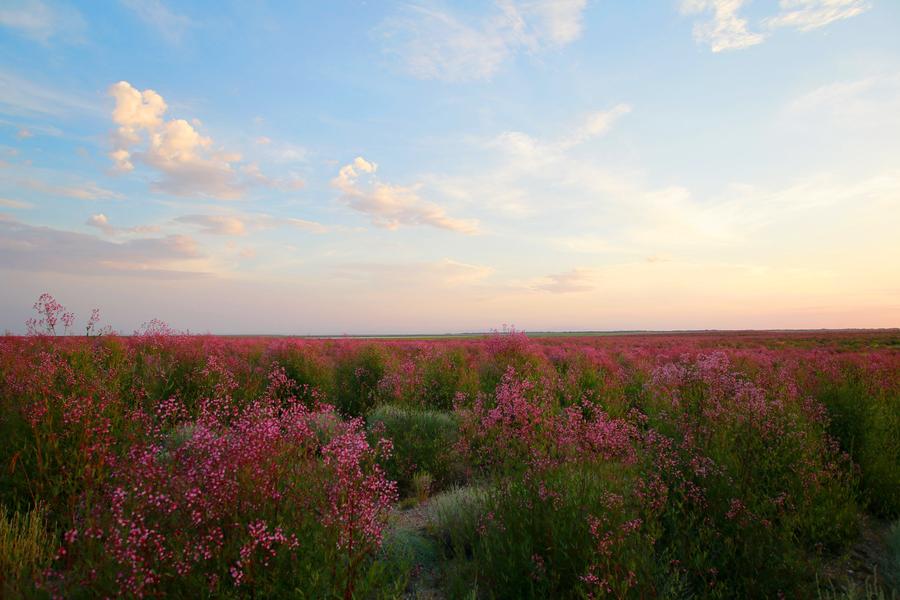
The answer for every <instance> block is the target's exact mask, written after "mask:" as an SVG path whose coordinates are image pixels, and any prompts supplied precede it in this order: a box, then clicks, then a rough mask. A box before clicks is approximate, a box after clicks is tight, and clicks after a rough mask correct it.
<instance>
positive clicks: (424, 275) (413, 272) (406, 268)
mask: <svg viewBox="0 0 900 600" xmlns="http://www.w3.org/2000/svg"><path fill="white" fill-rule="evenodd" d="M493 272H494V269H493V268H491V267H488V266H485V265H474V264H469V263H464V262H459V261H456V260H452V259H449V258H445V259H442V260H439V261H434V262H408V263H376V262H361V263H345V264H341V265H337V266H335V267H334V268H333V273H334V274H335V275H336V276H337V277H338V278H339V279H343V280H349V281H356V282H362V283H365V282H370V281H372V280H377V282H378V283H379V285H380V286H383V285H386V284H390V285H398V286H409V285H410V284H411V282H415V283H414V285H415V286H416V287H420V286H427V287H433V286H438V287H457V286H461V285H474V284H477V283H479V282H481V281H483V280H484V279H486V278H487V277H489V276H490V275H491V274H492V273H493Z"/></svg>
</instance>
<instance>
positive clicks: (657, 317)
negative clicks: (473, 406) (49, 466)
mask: <svg viewBox="0 0 900 600" xmlns="http://www.w3.org/2000/svg"><path fill="white" fill-rule="evenodd" d="M898 31H900V2H897V1H896V0H753V1H750V0H648V1H646V2H630V1H625V0H496V1H493V2H492V1H488V0H481V1H468V0H465V1H464V0H460V1H452V2H451V1H449V0H446V1H444V2H440V1H431V0H405V1H402V2H393V1H391V0H378V1H374V0H370V1H367V2H366V1H359V0H357V1H351V0H344V1H342V0H334V1H329V2H318V1H312V0H310V1H305V0H294V1H290V2H288V1H280V2H274V1H272V2H256V1H253V2H251V1H238V0H217V1H216V2H211V1H210V2H175V1H174V0H145V1H141V0H118V1H117V0H105V1H104V2H65V1H63V0H4V1H3V2H2V3H0V331H2V330H7V331H10V332H22V331H24V329H25V326H24V323H25V320H26V319H27V318H28V317H29V316H31V314H32V312H33V311H32V304H33V303H34V302H35V300H36V299H37V297H38V296H39V295H40V294H41V293H42V292H49V293H51V294H53V295H54V296H55V297H56V298H57V300H59V301H60V302H62V303H63V304H64V305H65V306H67V307H68V308H69V309H70V310H72V311H73V312H75V313H76V314H77V315H79V316H80V317H81V323H80V325H81V326H83V324H84V321H85V320H86V317H87V316H88V315H89V314H90V310H91V309H92V308H94V307H99V308H100V310H101V315H102V323H104V324H109V325H111V326H112V327H114V328H115V329H117V330H120V331H123V332H130V331H133V330H135V329H137V328H138V327H139V326H140V325H141V323H142V322H145V321H149V320H150V319H153V318H158V319H161V320H163V321H165V322H167V323H169V324H170V326H172V327H173V328H176V329H180V330H190V331H193V332H210V333H222V334H228V333H234V334H238V333H239V334H253V333H257V334H307V335H309V334H311V335H320V334H323V335H324V334H329V335H330V334H333V335H340V334H383V333H426V332H427V333H444V332H467V331H486V330H489V329H492V328H499V327H500V326H501V325H502V324H512V325H514V326H516V327H517V328H519V329H524V330H526V331H528V330H532V331H535V330H560V331H569V330H632V329H653V330H670V329H750V328H753V329H767V328H850V327H854V328H855V327H897V326H900V35H897V32H898ZM78 326H79V323H76V327H78Z"/></svg>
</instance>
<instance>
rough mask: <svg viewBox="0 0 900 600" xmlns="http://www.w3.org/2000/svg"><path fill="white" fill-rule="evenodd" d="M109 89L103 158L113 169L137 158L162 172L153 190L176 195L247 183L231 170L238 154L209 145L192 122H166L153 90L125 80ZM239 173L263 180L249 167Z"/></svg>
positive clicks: (232, 190)
mask: <svg viewBox="0 0 900 600" xmlns="http://www.w3.org/2000/svg"><path fill="white" fill-rule="evenodd" d="M109 93H110V95H111V96H113V98H115V101H116V105H115V108H114V109H113V113H112V118H113V121H114V122H115V123H116V124H117V125H118V130H117V131H116V135H115V136H114V137H115V139H114V143H115V148H114V150H113V151H112V152H110V155H109V156H110V158H111V159H112V160H113V163H114V165H115V168H116V169H117V170H119V171H130V170H132V169H134V163H135V160H138V161H140V162H142V163H144V164H145V165H147V166H149V167H151V168H153V169H155V170H156V171H158V172H159V173H160V174H161V175H162V179H160V180H158V181H156V182H155V183H154V188H155V189H157V190H159V191H163V192H167V193H169V194H173V195H176V196H192V195H203V196H211V197H214V198H219V199H235V198H240V197H241V196H242V195H243V193H244V191H245V189H246V187H247V186H248V184H249V182H248V181H247V180H246V179H242V178H241V177H240V173H239V172H238V170H237V169H235V165H236V164H237V163H238V162H240V160H241V156H240V155H239V154H236V153H229V152H225V151H223V150H218V149H215V148H214V146H213V141H212V139H211V138H209V137H205V136H203V135H201V134H200V133H199V132H198V131H197V130H196V129H195V128H194V127H195V125H197V124H199V122H198V121H196V120H195V121H194V122H193V123H189V122H188V121H186V120H184V119H172V120H168V121H166V120H165V113H166V110H167V108H168V107H167V105H166V102H165V100H163V98H162V96H160V95H159V94H157V93H156V92H155V91H153V90H144V91H143V92H141V91H138V90H137V89H135V88H134V87H133V86H132V85H131V84H130V83H128V82H127V81H120V82H119V83H116V84H114V85H113V86H111V87H110V89H109ZM243 172H244V173H245V174H249V175H250V179H251V180H252V181H253V182H255V183H259V182H267V181H268V180H266V179H265V177H263V176H262V175H261V174H260V173H259V172H258V170H255V171H254V169H253V168H252V165H250V166H249V171H247V170H246V169H244V171H243Z"/></svg>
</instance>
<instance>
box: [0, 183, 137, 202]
mask: <svg viewBox="0 0 900 600" xmlns="http://www.w3.org/2000/svg"><path fill="white" fill-rule="evenodd" d="M15 183H17V184H18V185H20V186H22V187H27V188H30V189H32V190H35V191H37V192H40V193H42V194H47V195H48V196H66V197H67V198H76V199H78V200H121V199H122V197H123V196H122V194H120V193H118V192H114V191H112V190H108V189H106V188H103V187H100V186H99V185H97V184H96V183H94V182H92V181H88V182H81V183H73V184H63V185H58V184H52V183H46V182H45V181H43V180H41V179H33V178H27V179H18V180H15Z"/></svg>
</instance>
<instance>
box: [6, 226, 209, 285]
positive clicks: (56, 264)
mask: <svg viewBox="0 0 900 600" xmlns="http://www.w3.org/2000/svg"><path fill="white" fill-rule="evenodd" d="M101 221H102V219H101ZM106 224H107V225H108V220H107V222H106ZM203 259H204V257H203V255H202V254H200V252H199V251H198V249H197V245H196V243H195V242H194V240H193V239H191V238H190V237H188V236H184V235H169V236H165V237H153V238H146V237H145V238H137V239H130V240H127V241H124V242H114V241H108V240H104V239H101V238H99V237H96V236H93V235H87V234H84V233H75V232H71V231H64V230H60V229H54V228H51V227H36V226H33V225H28V224H25V223H22V222H19V221H16V220H14V219H0V268H2V269H10V270H19V271H30V272H38V273H41V272H49V273H66V274H71V273H78V274H85V275H134V276H143V277H151V278H163V279H181V278H193V277H198V276H204V275H207V274H208V272H207V271H205V270H204V269H203V267H204V261H203ZM198 267H199V270H198Z"/></svg>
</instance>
